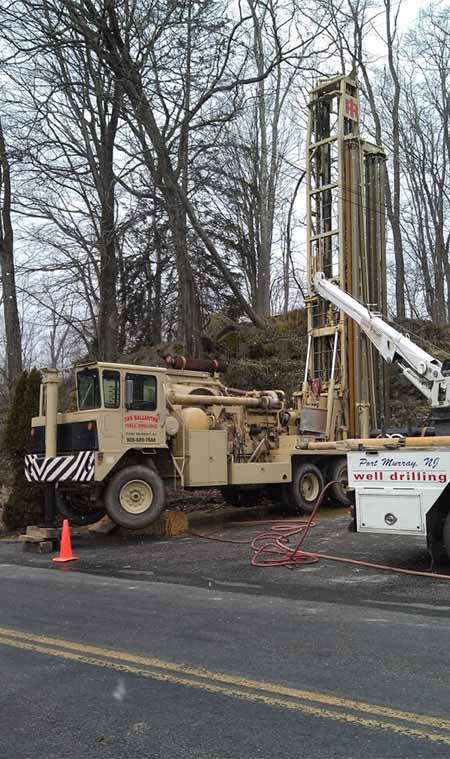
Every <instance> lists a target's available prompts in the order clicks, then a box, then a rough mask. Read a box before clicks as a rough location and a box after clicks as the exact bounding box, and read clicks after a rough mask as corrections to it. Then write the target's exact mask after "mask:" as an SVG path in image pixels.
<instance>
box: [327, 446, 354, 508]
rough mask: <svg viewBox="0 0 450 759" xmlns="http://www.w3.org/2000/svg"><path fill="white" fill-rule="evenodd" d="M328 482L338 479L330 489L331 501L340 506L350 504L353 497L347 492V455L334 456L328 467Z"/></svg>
mask: <svg viewBox="0 0 450 759" xmlns="http://www.w3.org/2000/svg"><path fill="white" fill-rule="evenodd" d="M325 479H326V482H333V480H337V481H338V482H337V483H336V484H335V485H331V487H330V489H329V491H328V492H329V501H330V503H333V504H338V505H339V506H350V505H351V499H350V496H349V494H348V492H347V488H346V484H347V482H348V474H347V459H346V458H345V456H333V457H332V459H331V461H330V462H329V463H328V465H327V468H326V476H325Z"/></svg>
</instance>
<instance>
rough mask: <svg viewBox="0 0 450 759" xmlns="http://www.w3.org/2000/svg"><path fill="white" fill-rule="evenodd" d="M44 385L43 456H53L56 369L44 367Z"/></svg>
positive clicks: (54, 454) (54, 445)
mask: <svg viewBox="0 0 450 759" xmlns="http://www.w3.org/2000/svg"><path fill="white" fill-rule="evenodd" d="M42 382H43V385H45V389H46V394H45V457H46V458H54V457H55V456H56V455H57V450H56V440H57V414H58V385H59V382H60V379H59V376H58V370H57V369H46V370H45V371H44V378H43V380H42Z"/></svg>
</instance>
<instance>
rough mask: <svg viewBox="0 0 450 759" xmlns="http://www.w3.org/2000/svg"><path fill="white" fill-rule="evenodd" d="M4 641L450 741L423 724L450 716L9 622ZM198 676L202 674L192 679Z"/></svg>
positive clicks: (448, 724)
mask: <svg viewBox="0 0 450 759" xmlns="http://www.w3.org/2000/svg"><path fill="white" fill-rule="evenodd" d="M0 645H6V646H12V647H14V648H19V649H23V650H28V651H33V652H36V653H41V654H46V655H48V656H54V657H58V658H62V659H67V660H70V661H77V662H80V663H84V664H89V665H91V666H96V667H103V668H109V669H114V670H118V671H120V672H128V673H131V674H136V675H139V676H141V677H147V678H151V679H154V680H158V681H161V682H169V683H174V684H177V685H183V686H187V687H193V688H199V689H201V690H205V691H208V692H210V693H219V694H223V695H226V696H232V697H234V698H239V699H243V700H247V701H254V702H259V703H264V704H267V705H269V706H275V707H282V708H285V709H289V710H294V711H298V712H302V713H304V714H310V715H313V716H317V717H323V718H326V719H332V720H337V721H341V722H347V723H351V724H355V725H360V726H361V727H366V728H372V729H378V730H385V731H390V732H394V733H398V734H400V735H405V736H408V737H411V738H419V739H424V740H428V741H432V742H436V743H443V744H445V745H449V746H450V736H447V735H442V734H439V733H435V732H428V731H426V730H422V729H420V727H418V726H429V727H433V728H438V729H441V730H450V721H448V720H444V719H439V718H437V717H431V716H428V715H421V714H414V713H412V712H403V711H397V710H394V709H389V708H387V707H382V706H378V705H375V704H368V703H365V702H359V701H354V700H350V699H345V698H339V697H336V696H330V695H327V694H324V693H315V692H311V691H305V690H298V689H296V688H288V687H285V686H281V685H276V684H274V683H267V682H264V681H258V680H249V679H246V678H239V677H234V676H232V675H226V674H223V673H220V672H213V671H210V670H203V669H196V668H193V667H187V666H185V665H182V664H175V663H173V662H167V661H163V660H160V659H154V658H149V657H144V656H137V655H134V654H130V653H128V652H125V651H115V650H111V649H107V648H102V647H99V646H89V645H85V644H82V643H76V642H74V641H66V640H58V639H56V638H49V637H47V636H44V635H32V634H30V633H23V632H20V631H18V630H11V629H8V628H0ZM89 654H91V655H89ZM99 657H101V658H99ZM136 665H142V666H136ZM149 667H152V668H153V669H152V670H150V669H148V668H149ZM155 670H157V671H155ZM158 670H159V671H158ZM194 677H195V678H198V679H196V680H194V679H192V678H194ZM229 686H234V687H229ZM243 688H247V689H251V690H253V691H254V690H258V691H262V693H255V692H250V691H249V690H243ZM280 696H288V697H289V698H290V699H302V701H303V702H300V701H298V700H297V701H293V700H287V699H286V698H280ZM304 701H307V702H317V703H320V704H325V705H326V706H327V707H328V706H338V707H341V708H343V709H351V710H353V711H359V712H362V713H369V714H373V715H382V716H388V717H391V718H393V719H397V720H403V721H405V720H406V721H408V722H411V723H414V726H408V725H403V724H398V723H394V722H388V721H383V720H380V719H374V718H367V717H362V716H360V715H358V714H350V713H348V712H344V711H333V710H331V709H329V708H323V707H322V706H314V705H313V704H312V703H304Z"/></svg>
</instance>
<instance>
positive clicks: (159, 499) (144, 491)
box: [105, 464, 166, 530]
mask: <svg viewBox="0 0 450 759" xmlns="http://www.w3.org/2000/svg"><path fill="white" fill-rule="evenodd" d="M165 505H166V493H165V489H164V483H163V481H162V479H161V477H160V476H159V474H158V472H157V471H156V469H154V468H153V467H149V466H145V465H144V464H133V465H131V466H127V467H125V468H124V469H120V470H119V471H118V472H116V474H114V475H113V476H112V477H111V479H110V481H109V482H108V484H107V486H106V492H105V508H106V513H107V514H108V516H109V517H111V519H112V520H113V522H115V523H116V524H118V525H120V527H126V528H127V529H129V530H142V529H143V528H144V527H148V526H149V525H150V524H152V522H155V521H156V519H158V517H159V515H160V514H161V513H162V512H163V511H164V507H165Z"/></svg>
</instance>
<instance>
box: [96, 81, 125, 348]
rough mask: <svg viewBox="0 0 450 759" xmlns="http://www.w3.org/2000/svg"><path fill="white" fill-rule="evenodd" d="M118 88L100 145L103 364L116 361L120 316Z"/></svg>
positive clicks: (100, 337)
mask: <svg viewBox="0 0 450 759" xmlns="http://www.w3.org/2000/svg"><path fill="white" fill-rule="evenodd" d="M120 100H121V96H120V92H119V89H118V85H117V86H116V88H115V91H114V97H113V106H112V111H111V118H110V120H109V123H105V126H104V129H103V133H102V135H101V145H100V146H99V156H98V158H99V167H98V168H99V180H98V183H99V199H100V204H101V217H100V240H99V245H100V282H99V290H100V305H99V314H98V357H99V359H100V361H114V360H115V359H116V358H117V347H118V334H119V314H118V308H117V292H116V281H117V252H116V224H115V177H114V164H113V161H114V143H115V139H116V132H117V125H118V120H119V109H120Z"/></svg>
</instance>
